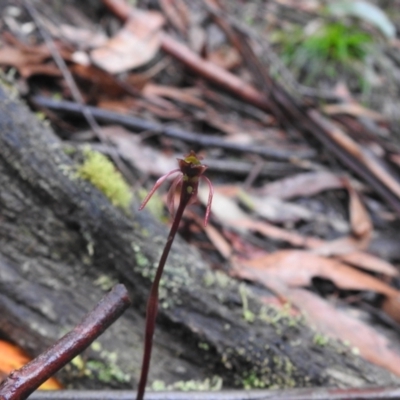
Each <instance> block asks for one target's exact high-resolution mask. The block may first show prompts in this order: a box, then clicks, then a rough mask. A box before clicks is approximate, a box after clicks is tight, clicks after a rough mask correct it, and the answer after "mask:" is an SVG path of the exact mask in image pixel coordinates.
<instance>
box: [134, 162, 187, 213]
mask: <svg viewBox="0 0 400 400" xmlns="http://www.w3.org/2000/svg"><path fill="white" fill-rule="evenodd" d="M176 172H181V170H180V169H174V170H172V171H170V172H168V174H165V175H163V176H162V177H161V178H159V179H158V180H157V182H156V183H155V184H154V186H153V188H152V189H151V190H150V192H149V193H148V194H147V196H146V197H145V198H144V200H143V202H142V204H141V205H140V207H139V211H141V210H143V208H144V207H146V204H147V203H148V201H149V200H150V198H151V196H153V194H154V192H155V191H156V190H157V189H158V188H159V187H160V186H161V185H162V184H163V183H164V181H165V180H166V179H167V178H168V177H170V176H171V175H172V174H175V173H176Z"/></svg>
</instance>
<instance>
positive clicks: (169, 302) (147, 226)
mask: <svg viewBox="0 0 400 400" xmlns="http://www.w3.org/2000/svg"><path fill="white" fill-rule="evenodd" d="M63 149H64V147H63V144H62V142H61V141H60V140H59V139H58V138H57V137H56V136H55V135H54V134H53V132H52V131H51V129H50V128H49V127H48V126H47V125H46V124H43V123H42V122H40V121H39V120H38V119H37V118H36V116H35V115H34V114H33V113H31V112H30V111H29V110H28V108H27V107H26V106H25V105H23V104H22V103H21V102H19V101H18V100H15V99H13V98H12V96H11V95H10V93H9V92H8V91H7V90H6V89H5V88H4V87H0V185H1V191H0V334H1V335H2V336H3V337H6V338H8V339H11V340H12V341H13V342H15V343H17V344H18V345H19V346H21V347H22V348H24V349H25V350H26V351H28V352H29V353H30V354H31V355H32V356H35V355H37V354H39V353H40V352H41V351H42V350H43V349H44V348H45V347H47V346H48V345H49V344H51V343H52V342H53V341H55V340H56V339H57V338H59V337H60V336H61V335H62V334H64V333H65V332H66V331H67V330H68V329H70V328H71V327H72V326H73V325H74V324H76V323H77V322H78V321H79V320H80V319H81V317H82V316H83V315H84V314H85V313H86V312H87V311H88V310H90V309H91V308H92V307H93V305H94V304H95V303H96V302H97V301H98V300H99V299H100V298H101V297H102V295H103V293H104V290H107V288H108V287H110V285H111V284H112V282H117V281H120V282H122V283H124V284H125V285H126V286H127V287H128V288H129V290H130V293H131V297H132V300H133V304H134V307H133V308H132V309H131V310H129V311H128V312H127V313H125V315H124V316H123V317H122V318H120V320H119V321H117V323H115V324H114V325H113V326H112V327H111V328H110V329H109V330H108V331H107V332H106V333H105V334H103V336H102V337H101V338H100V339H99V340H98V341H97V342H96V343H95V344H94V345H93V346H92V347H91V349H89V350H87V351H86V352H85V353H84V354H83V355H82V357H81V359H78V360H75V362H74V363H73V364H72V365H70V366H68V367H67V368H65V369H64V371H62V373H61V374H60V379H61V380H62V382H63V383H65V384H66V385H67V386H69V387H75V388H82V387H85V388H105V387H118V388H127V387H131V386H132V382H133V383H134V382H136V379H137V378H138V376H139V368H140V361H141V356H142V339H143V329H144V309H145V304H146V298H147V295H148V290H149V287H150V283H151V277H152V276H153V274H154V272H155V267H156V265H157V260H158V257H159V255H160V252H161V250H162V247H163V245H164V241H165V239H166V235H167V228H166V227H165V226H162V225H160V224H159V223H157V222H156V221H154V220H153V218H152V217H151V216H150V215H149V214H148V213H147V212H146V211H143V212H141V213H139V212H137V205H135V204H133V205H132V207H131V208H130V209H129V210H128V211H124V210H121V209H119V208H117V207H115V206H113V205H112V204H111V203H110V202H109V201H108V199H107V198H106V197H105V196H104V195H103V194H102V193H101V192H100V191H99V190H97V189H96V188H95V187H93V186H92V185H91V184H90V183H89V182H86V181H84V180H82V179H79V178H77V177H76V174H74V171H75V170H76V163H75V161H74V160H73V159H72V158H71V156H70V155H69V154H68V152H66V151H64V150H63ZM239 289H240V286H239V285H238V283H236V282H235V281H233V280H231V279H230V278H228V277H226V276H223V275H222V274H221V273H215V272H212V271H211V270H210V269H209V267H208V265H207V264H206V263H205V262H204V261H203V260H202V258H201V256H200V255H199V253H198V252H197V251H196V249H194V248H192V247H190V246H189V245H187V244H186V243H185V242H184V241H183V240H182V239H181V238H177V240H176V243H175V244H174V246H173V250H172V253H171V255H170V258H169V261H168V263H167V267H166V270H165V276H164V278H163V283H162V288H161V300H160V302H161V304H160V315H159V319H158V326H157V333H156V336H155V349H154V353H153V361H152V367H151V374H150V382H151V381H153V380H154V379H159V380H163V381H165V382H166V383H172V382H176V381H186V380H199V381H203V380H204V379H206V378H207V377H212V376H216V375H217V376H220V377H222V379H223V382H224V385H225V386H227V387H229V386H230V387H232V386H233V387H240V386H241V385H242V384H243V382H246V383H247V384H249V385H251V384H252V383H254V385H255V386H257V385H258V386H265V387H271V386H273V387H280V388H282V387H304V386H320V385H325V386H327V385H328V386H342V387H343V386H351V385H354V386H360V385H366V384H368V385H373V384H380V385H390V384H392V383H394V382H396V381H397V379H396V378H394V377H393V376H392V375H390V374H389V373H388V372H387V371H385V370H382V369H380V368H378V367H376V366H373V365H371V364H369V363H367V362H365V361H363V360H361V359H359V358H358V357H357V356H354V355H353V354H352V353H351V351H350V350H349V349H348V348H346V347H344V346H341V345H340V344H338V343H334V342H333V341H330V343H329V344H328V345H325V346H318V345H317V344H315V343H314V341H313V338H314V336H315V332H314V331H313V330H312V329H310V328H309V327H308V326H307V325H306V324H305V323H304V322H302V321H296V323H293V321H291V320H290V318H283V319H281V320H280V322H279V324H278V325H276V324H268V323H267V322H265V321H261V320H259V319H257V318H256V320H255V321H253V322H252V323H248V322H246V320H245V319H244V318H243V304H242V297H243V296H241V295H240V290H239ZM247 298H248V301H249V307H250V309H251V310H252V312H253V313H254V314H255V315H257V314H258V311H259V310H260V307H261V305H260V303H259V302H258V300H257V299H256V298H255V297H253V296H252V295H251V294H250V292H249V293H248V294H247ZM271 312H272V311H271Z"/></svg>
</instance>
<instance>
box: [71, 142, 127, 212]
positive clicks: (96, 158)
mask: <svg viewBox="0 0 400 400" xmlns="http://www.w3.org/2000/svg"><path fill="white" fill-rule="evenodd" d="M84 157H85V161H84V162H83V164H82V165H80V166H79V167H78V169H77V176H78V177H79V178H81V179H85V180H87V181H89V182H90V183H92V185H93V186H95V187H96V188H97V189H99V190H100V191H101V192H102V193H103V194H104V195H105V196H106V197H107V198H108V199H109V200H110V202H111V203H112V204H113V205H114V206H116V207H120V208H122V209H124V210H128V207H129V204H130V202H131V200H132V193H131V191H130V188H129V186H128V184H127V183H126V182H125V180H124V178H123V177H122V175H121V174H120V172H119V171H117V170H116V168H115V167H114V164H113V163H112V162H111V161H110V160H109V159H108V158H107V157H106V156H104V155H103V154H101V153H98V152H96V151H93V150H91V149H89V148H86V149H85V150H84Z"/></svg>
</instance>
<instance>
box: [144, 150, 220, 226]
mask: <svg viewBox="0 0 400 400" xmlns="http://www.w3.org/2000/svg"><path fill="white" fill-rule="evenodd" d="M177 160H178V163H179V168H177V169H174V170H172V171H170V172H168V173H167V174H165V175H163V176H162V177H161V178H159V179H158V180H157V182H156V183H155V185H154V186H153V188H152V189H151V190H150V192H149V193H148V194H147V196H146V197H145V199H144V200H143V202H142V204H141V206H140V207H139V211H141V210H143V208H144V207H145V206H146V204H147V203H148V201H149V200H150V198H151V196H153V194H154V192H155V191H156V190H157V189H158V188H159V187H160V186H161V185H162V184H163V183H164V182H165V181H166V180H167V179H168V178H169V177H170V176H171V175H173V174H176V173H179V175H178V176H177V177H176V178H175V179H174V180H173V181H172V184H171V187H170V189H169V191H168V196H167V205H168V210H169V212H170V213H171V215H172V216H174V194H175V190H176V188H177V187H178V186H182V187H181V199H180V204H182V203H183V204H184V207H186V206H187V205H189V204H193V203H194V202H195V201H196V200H197V191H198V186H199V180H200V179H204V180H205V181H206V182H207V184H208V187H209V190H210V191H209V195H208V201H207V207H206V214H205V217H204V226H207V222H208V219H209V217H210V211H211V202H212V198H213V194H214V189H213V186H212V184H211V182H210V180H209V179H208V178H207V177H206V176H204V175H203V174H204V172H205V170H206V169H207V166H206V165H203V164H202V163H201V162H200V160H201V158H200V157H198V156H196V153H195V152H194V151H193V150H192V151H191V152H190V153H189V154H188V155H187V156H186V157H185V158H184V159H180V158H178V159H177ZM178 208H179V207H178Z"/></svg>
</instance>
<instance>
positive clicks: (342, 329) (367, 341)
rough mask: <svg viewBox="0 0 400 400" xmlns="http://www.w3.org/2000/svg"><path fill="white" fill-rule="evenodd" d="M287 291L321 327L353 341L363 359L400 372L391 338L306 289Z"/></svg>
mask: <svg viewBox="0 0 400 400" xmlns="http://www.w3.org/2000/svg"><path fill="white" fill-rule="evenodd" d="M281 292H282V290H281ZM284 295H285V296H286V298H287V299H288V300H289V301H290V302H291V303H292V304H294V305H296V306H297V307H298V308H300V309H301V310H302V311H303V312H304V315H305V317H306V318H307V320H308V321H310V323H311V324H312V325H314V326H315V327H316V329H317V330H318V331H320V332H321V333H323V334H324V335H326V336H328V337H331V338H336V339H339V340H342V341H344V342H347V343H350V345H351V346H352V347H354V348H355V349H357V351H358V352H359V354H360V356H361V357H363V358H364V359H366V360H368V361H369V362H371V363H374V364H376V365H379V366H381V367H383V368H386V369H387V370H389V371H391V372H393V373H394V374H396V375H398V376H400V355H399V354H398V353H396V351H395V350H393V349H392V348H391V346H390V343H389V341H388V339H387V338H386V337H384V336H383V335H381V334H380V333H378V332H377V331H376V330H374V329H373V328H371V327H370V326H368V325H366V324H365V323H363V322H362V321H360V320H357V319H355V318H351V317H350V316H348V315H346V314H345V313H343V312H341V311H339V310H337V309H336V308H334V307H333V306H331V305H330V304H329V303H328V302H326V301H325V300H323V299H321V298H320V297H318V296H316V295H315V294H313V293H310V292H308V291H306V290H303V289H290V290H286V291H285V292H284Z"/></svg>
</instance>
